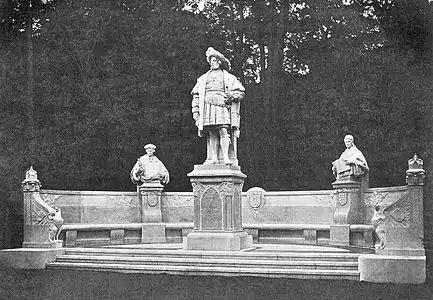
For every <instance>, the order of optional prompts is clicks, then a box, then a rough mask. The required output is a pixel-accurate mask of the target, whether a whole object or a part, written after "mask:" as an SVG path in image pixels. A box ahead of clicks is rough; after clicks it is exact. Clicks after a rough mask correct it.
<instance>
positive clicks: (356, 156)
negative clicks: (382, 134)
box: [333, 145, 369, 177]
mask: <svg viewBox="0 0 433 300" xmlns="http://www.w3.org/2000/svg"><path fill="white" fill-rule="evenodd" d="M333 165H334V167H335V169H336V172H337V174H341V173H346V171H349V175H353V176H355V177H359V176H361V175H363V174H365V173H366V172H368V170H369V169H368V164H367V160H366V159H365V157H364V155H363V154H362V152H361V151H360V150H359V149H358V148H357V147H356V146H355V145H353V146H352V147H350V148H348V149H346V150H344V152H343V153H341V155H340V158H339V159H338V160H336V161H334V162H333Z"/></svg>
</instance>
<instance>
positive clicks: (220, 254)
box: [66, 248, 359, 262]
mask: <svg viewBox="0 0 433 300" xmlns="http://www.w3.org/2000/svg"><path fill="white" fill-rule="evenodd" d="M66 255H91V256H130V257H140V256H145V257H149V256H150V257H164V258H168V257H178V258H182V257H189V258H193V257H197V258H201V259H214V258H216V259H251V260H304V261H305V260H313V261H316V260H321V261H356V262H357V261H358V256H359V254H356V253H349V252H294V251H293V252H265V251H263V252H252V251H194V250H189V251H184V250H166V249H118V248H70V249H66Z"/></svg>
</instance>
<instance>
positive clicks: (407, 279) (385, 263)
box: [359, 254, 426, 284]
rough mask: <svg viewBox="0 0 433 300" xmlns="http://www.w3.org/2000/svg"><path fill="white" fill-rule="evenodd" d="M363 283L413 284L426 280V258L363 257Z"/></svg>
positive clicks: (360, 263)
mask: <svg viewBox="0 0 433 300" xmlns="http://www.w3.org/2000/svg"><path fill="white" fill-rule="evenodd" d="M359 272H360V276H361V281H369V282H381V283H398V284H402V283H404V284H413V283H418V284H419V283H424V282H425V279H426V257H425V256H384V255H374V254H371V255H361V256H360V257H359Z"/></svg>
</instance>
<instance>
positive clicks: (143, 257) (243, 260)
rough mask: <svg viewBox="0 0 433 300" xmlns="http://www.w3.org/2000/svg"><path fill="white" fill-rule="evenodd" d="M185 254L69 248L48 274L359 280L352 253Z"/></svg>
mask: <svg viewBox="0 0 433 300" xmlns="http://www.w3.org/2000/svg"><path fill="white" fill-rule="evenodd" d="M256 250H257V249H250V250H249V251H184V250H182V249H181V248H172V249H157V248H153V249H151V248H147V249H145V248H141V249H140V248H68V249H66V252H65V254H64V255H59V256H57V259H56V261H55V262H52V263H49V264H47V268H49V269H75V270H91V271H105V272H120V273H142V274H171V275H200V276H255V277H272V278H302V279H348V280H359V278H360V276H359V272H358V256H359V254H357V253H350V252H348V251H344V250H342V251H335V250H334V251H328V249H326V248H324V249H323V250H324V251H327V252H318V251H316V252H307V251H299V252H297V251H275V252H273V251H266V250H263V249H262V250H261V251H256Z"/></svg>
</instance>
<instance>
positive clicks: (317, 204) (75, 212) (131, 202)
mask: <svg viewBox="0 0 433 300" xmlns="http://www.w3.org/2000/svg"><path fill="white" fill-rule="evenodd" d="M406 191H407V187H406V186H401V187H387V188H372V189H368V190H367V191H366V193H365V212H366V213H365V222H364V224H370V223H371V218H372V216H373V213H374V206H375V205H376V204H378V203H379V202H382V203H388V204H391V203H394V202H396V201H397V200H398V199H399V198H401V197H402V196H403V195H404V194H405V193H406ZM40 195H41V197H42V199H43V200H45V201H46V202H47V203H48V204H50V205H51V206H54V207H60V208H61V210H62V216H63V218H64V220H65V223H64V224H124V223H140V222H141V207H140V203H139V200H138V197H137V193H136V192H103V191H60V190H41V191H40ZM193 199H194V198H193V193H192V192H179V193H175V192H164V193H163V194H162V199H161V212H162V219H163V222H164V223H188V222H193V217H194V215H193V213H194V212H193V205H194V200H193ZM335 203H336V199H335V191H334V190H321V191H283V192H265V194H264V199H262V200H261V202H260V203H258V202H254V199H251V198H249V197H248V193H247V192H244V193H242V205H243V210H242V214H243V224H249V225H254V224H332V215H333V212H334V209H335Z"/></svg>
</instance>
